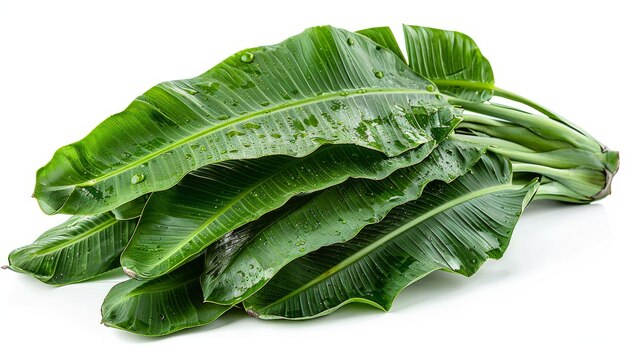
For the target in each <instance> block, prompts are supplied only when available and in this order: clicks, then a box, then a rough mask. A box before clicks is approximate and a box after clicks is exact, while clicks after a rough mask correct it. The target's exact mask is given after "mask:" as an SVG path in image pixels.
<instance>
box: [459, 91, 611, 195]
mask: <svg viewBox="0 0 626 351" xmlns="http://www.w3.org/2000/svg"><path fill="white" fill-rule="evenodd" d="M459 84H461V85H462V86H468V87H469V86H471V87H474V88H484V89H491V90H493V92H494V95H496V96H499V97H502V98H504V99H508V100H511V101H515V102H518V103H522V104H524V105H526V106H528V107H531V108H533V109H535V110H536V111H538V112H540V113H541V114H543V115H538V114H532V113H528V112H525V111H521V110H517V109H514V108H512V107H509V106H506V105H501V104H492V103H489V102H483V103H481V102H473V101H467V100H463V99H459V98H456V97H448V101H449V102H450V103H451V104H453V105H456V106H459V107H460V108H462V109H464V110H465V111H466V113H465V114H464V116H463V122H462V123H460V124H459V126H458V127H457V130H456V134H455V135H454V138H457V139H461V140H465V141H471V142H475V143H480V144H484V145H488V147H489V149H490V150H491V151H493V152H495V153H498V154H501V155H503V156H505V157H507V158H509V159H510V160H511V161H512V163H513V171H514V173H515V175H516V177H518V178H520V179H526V178H528V177H535V176H540V177H542V184H541V186H540V188H539V192H538V193H537V196H536V197H535V198H536V199H554V200H559V201H565V202H572V203H589V202H592V201H595V200H599V199H602V198H604V197H606V196H607V195H608V194H610V188H611V181H612V178H613V176H614V175H615V173H616V172H617V170H618V168H619V154H618V153H617V152H616V151H610V150H608V149H607V148H606V147H605V146H604V145H602V144H601V143H600V142H598V141H597V140H596V139H595V138H593V137H591V136H590V135H589V134H587V133H586V132H584V131H583V130H582V129H581V128H579V127H577V126H575V125H574V124H572V123H571V122H569V121H567V120H566V119H564V118H562V117H560V116H558V115H557V114H555V113H553V112H551V111H550V110H548V109H547V108H545V107H543V106H541V105H539V104H536V103H534V102H532V101H530V100H528V99H526V98H524V97H522V96H519V95H517V94H515V93H512V92H509V91H506V90H504V89H499V88H496V87H494V86H490V87H483V86H482V85H481V86H480V87H479V86H477V85H476V84H483V85H484V83H473V82H456V81H455V83H454V85H455V86H459ZM467 112H470V113H467Z"/></svg>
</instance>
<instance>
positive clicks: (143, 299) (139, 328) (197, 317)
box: [102, 259, 231, 336]
mask: <svg viewBox="0 0 626 351" xmlns="http://www.w3.org/2000/svg"><path fill="white" fill-rule="evenodd" d="M201 272H202V259H200V260H196V261H192V262H190V263H189V264H187V265H184V266H182V267H180V268H179V269H177V270H176V271H174V272H172V273H170V274H168V275H165V276H162V277H160V278H158V279H155V280H150V281H143V282H141V281H137V280H132V279H131V280H127V281H125V282H122V283H120V284H117V285H116V286H114V287H113V289H111V291H110V292H109V294H108V295H107V296H106V298H105V299H104V303H103V304H102V323H103V324H105V325H106V326H109V327H114V328H118V329H123V330H126V331H130V332H133V333H137V334H142V335H149V336H158V335H166V334H171V333H173V332H176V331H179V330H182V329H186V328H191V327H197V326H201V325H206V324H209V323H211V322H213V321H214V320H216V319H217V318H218V317H219V316H221V315H222V314H223V313H224V312H226V311H227V310H229V309H230V307H231V306H224V305H215V304H209V303H203V299H202V290H201V289H200V282H199V279H198V277H199V276H200V273H201Z"/></svg>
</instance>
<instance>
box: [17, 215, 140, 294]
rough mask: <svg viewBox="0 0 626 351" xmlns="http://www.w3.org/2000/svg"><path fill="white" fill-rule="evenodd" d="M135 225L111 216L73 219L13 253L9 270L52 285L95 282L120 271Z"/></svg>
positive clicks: (134, 221) (73, 217)
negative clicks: (122, 257) (124, 252)
mask: <svg viewBox="0 0 626 351" xmlns="http://www.w3.org/2000/svg"><path fill="white" fill-rule="evenodd" d="M136 224H137V220H136V219H133V220H127V221H121V220H118V219H116V218H115V216H114V215H113V214H112V213H111V212H106V213H102V214H98V215H93V216H84V217H83V216H72V217H70V218H69V219H68V220H67V221H65V222H64V223H62V224H60V225H58V226H56V227H54V228H52V229H50V230H48V231H46V232H45V233H43V234H42V235H41V236H40V237H39V238H37V240H35V242H33V243H32V244H30V245H28V246H24V247H21V248H18V249H15V250H13V252H11V253H10V254H9V268H10V269H12V270H14V271H16V272H20V273H26V274H28V275H31V276H33V277H35V278H37V279H39V280H41V281H42V282H44V283H47V284H53V285H65V284H72V283H78V282H81V281H85V280H87V279H91V278H94V277H96V276H98V275H101V274H103V273H106V272H108V271H111V270H113V269H115V268H119V267H120V262H119V257H120V254H121V253H122V250H123V249H124V247H125V246H126V244H127V243H128V240H129V239H130V236H131V235H132V233H133V230H134V229H135V226H136Z"/></svg>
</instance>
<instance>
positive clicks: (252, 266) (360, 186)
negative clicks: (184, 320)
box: [202, 140, 484, 304]
mask: <svg viewBox="0 0 626 351" xmlns="http://www.w3.org/2000/svg"><path fill="white" fill-rule="evenodd" d="M483 152H484V148H482V147H477V146H472V144H468V143H464V142H458V141H451V140H446V141H444V142H443V143H441V144H440V145H439V147H437V148H436V149H435V150H433V152H432V153H431V154H430V156H429V157H428V158H427V159H425V160H424V161H422V162H421V163H419V164H417V165H415V166H412V167H408V168H403V169H400V170H398V171H396V172H394V173H393V174H391V175H390V176H389V177H387V178H385V179H383V180H378V181H373V180H364V179H351V180H349V181H346V182H344V183H342V184H340V185H337V186H335V187H332V188H329V189H326V190H324V191H322V192H319V193H316V194H313V195H311V196H310V197H308V198H307V199H306V201H305V202H304V203H302V204H300V205H299V206H297V207H295V208H294V210H293V211H291V212H289V211H286V212H283V213H282V214H281V215H278V216H274V217H273V218H272V217H269V218H268V219H267V220H263V221H260V223H254V224H251V226H252V227H249V226H247V227H244V228H243V230H241V231H239V230H238V231H235V232H233V233H232V234H229V235H227V236H226V237H224V238H223V239H222V240H221V241H220V242H218V244H216V246H215V247H211V248H210V249H209V250H208V251H207V268H206V271H207V274H205V275H204V277H203V278H202V289H203V291H204V297H205V300H206V301H210V302H214V303H220V304H234V303H238V302H241V301H243V300H244V299H245V298H247V297H248V296H250V295H251V294H253V293H254V292H255V291H257V290H258V289H260V288H261V287H262V286H263V285H264V284H266V283H267V281H268V280H269V279H270V278H271V277H272V275H274V274H275V273H276V272H278V270H279V269H280V268H281V267H283V266H284V265H285V264H287V263H288V262H289V261H291V260H293V259H295V258H297V257H300V256H303V255H305V254H306V253H307V252H311V251H313V250H316V249H318V248H320V247H322V246H326V245H331V244H334V243H336V242H340V241H345V240H349V239H350V238H352V237H353V236H354V235H356V234H357V233H358V231H359V230H360V229H361V228H362V227H364V226H365V225H367V224H371V223H375V222H378V221H380V220H381V219H382V217H383V216H384V215H385V214H386V213H387V212H388V211H389V210H391V209H392V208H393V207H396V206H398V205H400V204H403V203H405V202H407V201H411V200H415V199H416V198H418V197H419V196H420V194H421V191H422V189H423V188H424V186H425V185H426V184H427V183H429V182H431V181H433V180H443V181H451V180H453V179H454V178H456V177H458V176H460V175H462V174H464V173H465V172H466V171H467V170H468V169H469V168H470V167H471V166H472V165H473V164H474V163H475V162H476V161H477V160H478V159H479V158H480V156H481V155H482V153H483ZM251 233H252V234H251ZM233 237H235V238H236V239H233ZM242 238H248V239H247V240H245V241H244V239H242Z"/></svg>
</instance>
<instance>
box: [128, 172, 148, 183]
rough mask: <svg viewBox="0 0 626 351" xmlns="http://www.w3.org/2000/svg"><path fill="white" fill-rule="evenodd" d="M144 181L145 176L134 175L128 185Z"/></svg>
mask: <svg viewBox="0 0 626 351" xmlns="http://www.w3.org/2000/svg"><path fill="white" fill-rule="evenodd" d="M145 179H146V176H145V175H143V174H135V175H134V176H132V178H130V184H139V183H141V182H143V181H144V180H145Z"/></svg>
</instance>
